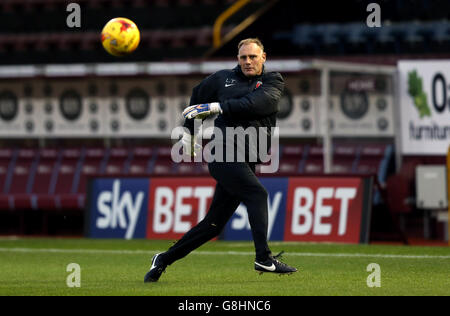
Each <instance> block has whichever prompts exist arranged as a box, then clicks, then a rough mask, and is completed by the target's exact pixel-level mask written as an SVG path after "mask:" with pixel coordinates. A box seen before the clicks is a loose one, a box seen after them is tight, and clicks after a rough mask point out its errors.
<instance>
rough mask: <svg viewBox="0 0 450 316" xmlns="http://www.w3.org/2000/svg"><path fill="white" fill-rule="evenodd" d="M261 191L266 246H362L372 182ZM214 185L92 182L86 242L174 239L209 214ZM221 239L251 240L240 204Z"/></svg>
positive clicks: (202, 181) (312, 181)
mask: <svg viewBox="0 0 450 316" xmlns="http://www.w3.org/2000/svg"><path fill="white" fill-rule="evenodd" d="M260 180H261V183H262V184H263V186H264V187H265V188H266V189H267V192H268V193H269V194H268V200H267V206H268V212H269V214H268V215H269V223H268V224H269V225H268V238H269V240H284V241H313V242H341V243H367V242H368V236H369V227H370V212H371V193H372V179H371V178H360V177H304V178H303V177H290V178H272V177H267V178H261V179H260ZM215 185H216V182H215V180H214V179H213V178H208V177H204V178H202V177H197V178H184V177H183V178H175V177H171V178H163V177H162V178H93V179H91V180H90V185H89V196H88V199H87V201H88V202H87V212H88V213H87V216H86V220H87V222H86V235H87V236H88V237H92V238H124V239H132V238H147V239H169V240H176V239H179V238H181V237H182V236H183V234H184V233H186V232H187V231H189V230H190V229H191V228H192V227H194V226H195V225H196V224H197V223H198V222H200V221H201V220H202V219H203V218H204V217H205V215H206V213H207V212H208V209H209V206H210V204H211V202H212V198H213V195H214V189H215ZM219 239H223V240H252V235H251V230H250V224H249V221H248V215H247V208H246V206H245V205H244V204H241V205H240V206H239V207H238V208H237V209H236V211H235V212H234V214H233V216H232V217H231V218H230V220H229V221H228V223H227V225H226V226H225V228H224V230H223V232H222V234H221V235H220V237H219Z"/></svg>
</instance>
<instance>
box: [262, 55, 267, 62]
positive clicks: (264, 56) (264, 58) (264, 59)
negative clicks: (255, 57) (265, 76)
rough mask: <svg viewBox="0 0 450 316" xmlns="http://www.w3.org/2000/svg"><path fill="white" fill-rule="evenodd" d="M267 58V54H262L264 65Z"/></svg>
mask: <svg viewBox="0 0 450 316" xmlns="http://www.w3.org/2000/svg"><path fill="white" fill-rule="evenodd" d="M266 57H267V55H266V53H263V54H262V59H263V63H265V62H266Z"/></svg>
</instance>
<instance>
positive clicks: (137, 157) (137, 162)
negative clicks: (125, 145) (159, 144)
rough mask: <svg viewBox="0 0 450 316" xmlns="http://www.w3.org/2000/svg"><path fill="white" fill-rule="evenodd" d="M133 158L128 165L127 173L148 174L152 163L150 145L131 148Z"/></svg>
mask: <svg viewBox="0 0 450 316" xmlns="http://www.w3.org/2000/svg"><path fill="white" fill-rule="evenodd" d="M132 153H133V158H132V160H131V162H130V166H129V174H131V175H137V176H139V175H140V176H144V175H149V174H150V170H151V166H152V163H153V149H152V148H151V147H135V148H134V149H133V150H132Z"/></svg>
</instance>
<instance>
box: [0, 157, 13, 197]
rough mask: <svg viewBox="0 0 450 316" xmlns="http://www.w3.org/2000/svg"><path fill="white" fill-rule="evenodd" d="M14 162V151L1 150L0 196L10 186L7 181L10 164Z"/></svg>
mask: <svg viewBox="0 0 450 316" xmlns="http://www.w3.org/2000/svg"><path fill="white" fill-rule="evenodd" d="M12 162H13V150H12V149H10V148H2V149H0V194H2V193H4V192H5V188H6V187H7V186H8V184H7V183H6V182H7V179H8V174H9V173H10V172H9V170H10V169H9V167H10V164H11V163H12Z"/></svg>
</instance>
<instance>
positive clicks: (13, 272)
mask: <svg viewBox="0 0 450 316" xmlns="http://www.w3.org/2000/svg"><path fill="white" fill-rule="evenodd" d="M171 244H172V242H171V241H153V240H130V241H126V240H95V239H94V240H93V239H50V238H49V239H34V238H24V239H21V238H18V239H15V238H0V258H1V260H0V295H101V296H106V295H151V296H160V295H163V296H165V295H167V296H169V295H170V296H300V295H345V296H346V295H427V296H428V295H445V296H447V295H450V277H449V276H450V247H413V246H385V245H336V244H308V243H287V242H271V243H270V246H271V248H272V251H274V253H275V252H277V251H281V250H284V251H285V254H284V255H283V259H282V260H283V261H284V262H286V263H288V264H290V265H293V266H295V267H297V268H298V269H299V272H297V273H294V274H292V275H289V276H278V275H273V274H269V273H264V274H263V275H258V273H257V272H255V271H254V270H253V259H254V254H253V243H252V242H225V241H213V242H209V243H207V244H205V245H204V246H202V247H201V248H199V249H198V250H196V251H194V252H193V253H191V254H190V255H188V256H187V257H186V258H184V259H182V260H180V261H178V262H176V263H174V264H173V265H171V266H169V267H168V268H167V270H166V273H164V274H163V275H162V277H161V279H160V281H159V282H157V283H144V282H143V278H144V275H145V273H146V272H147V271H148V269H149V267H150V260H151V257H152V256H153V255H154V254H155V253H157V252H159V251H162V250H166V249H167V248H168V247H169V246H170V245H171ZM70 263H76V264H78V265H79V266H80V268H81V270H80V287H68V285H67V280H68V279H69V280H71V277H72V275H71V273H72V272H73V270H69V272H68V271H67V266H68V265H69V264H70ZM371 263H376V264H377V265H378V266H379V268H380V270H379V272H380V274H379V280H380V284H379V285H380V287H376V286H375V287H369V284H372V285H373V282H372V281H374V280H375V281H376V279H375V278H373V277H374V275H373V274H372V273H374V272H376V271H375V270H370V269H369V271H368V269H367V267H368V265H369V264H371ZM368 279H369V281H370V282H369V283H368Z"/></svg>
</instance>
